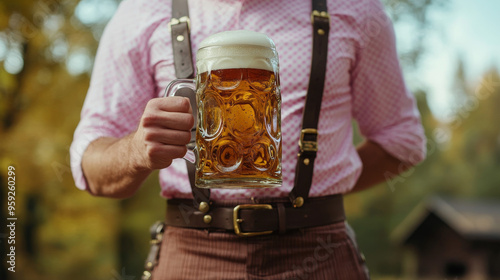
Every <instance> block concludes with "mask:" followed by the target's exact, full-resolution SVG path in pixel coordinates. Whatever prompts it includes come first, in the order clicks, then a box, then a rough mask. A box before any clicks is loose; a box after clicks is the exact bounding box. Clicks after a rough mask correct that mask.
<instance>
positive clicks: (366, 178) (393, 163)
mask: <svg viewBox="0 0 500 280" xmlns="http://www.w3.org/2000/svg"><path fill="white" fill-rule="evenodd" d="M357 150H358V154H359V157H360V158H361V162H362V163H363V169H362V171H361V175H360V176H359V179H358V181H357V182H356V185H354V188H353V190H352V191H351V192H356V191H361V190H365V189H368V188H370V187H372V186H374V185H376V184H378V183H381V182H383V181H384V180H386V174H399V173H401V172H403V171H404V170H406V169H407V168H408V165H406V164H404V163H402V162H401V161H400V160H398V159H397V158H395V157H393V156H392V155H390V154H389V153H387V152H386V151H385V150H384V149H383V148H382V147H380V145H378V144H377V143H374V142H371V141H365V142H363V143H362V144H361V145H359V146H358V148H357Z"/></svg>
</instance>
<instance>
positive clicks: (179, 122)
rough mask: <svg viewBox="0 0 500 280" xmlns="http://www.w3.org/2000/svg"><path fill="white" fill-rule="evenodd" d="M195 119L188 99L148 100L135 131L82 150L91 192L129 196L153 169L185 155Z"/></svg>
mask: <svg viewBox="0 0 500 280" xmlns="http://www.w3.org/2000/svg"><path fill="white" fill-rule="evenodd" d="M193 123H194V118H193V115H192V109H191V105H190V103H189V99H188V98H184V97H165V98H155V99H152V100H150V101H149V102H148V104H147V105H146V108H145V109H144V113H143V115H142V117H141V120H140V123H139V126H138V128H137V130H136V131H135V132H134V133H132V134H130V135H128V136H125V137H123V138H99V139H97V140H95V141H93V142H92V143H91V144H90V145H89V147H88V148H87V150H86V151H85V153H84V155H83V159H82V168H83V172H84V174H85V177H86V179H87V183H88V185H89V188H90V192H91V193H92V194H94V195H98V196H106V197H117V198H125V197H130V196H132V195H133V194H134V193H135V192H136V191H137V190H138V189H139V187H140V186H141V184H142V182H143V181H144V180H145V179H146V178H147V176H148V175H149V174H150V173H151V172H152V171H153V170H155V169H162V168H165V167H168V166H169V165H170V164H171V163H172V160H173V159H174V158H180V157H183V156H184V155H185V154H186V144H188V143H189V141H190V138H191V128H192V127H193Z"/></svg>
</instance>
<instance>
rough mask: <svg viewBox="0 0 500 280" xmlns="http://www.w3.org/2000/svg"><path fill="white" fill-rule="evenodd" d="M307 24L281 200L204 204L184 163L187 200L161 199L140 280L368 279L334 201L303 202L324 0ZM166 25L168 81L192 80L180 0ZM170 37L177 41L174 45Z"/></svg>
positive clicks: (206, 198) (312, 146)
mask: <svg viewBox="0 0 500 280" xmlns="http://www.w3.org/2000/svg"><path fill="white" fill-rule="evenodd" d="M311 20H312V24H313V32H314V33H313V34H314V37H313V57H312V67H311V75H310V80H309V88H308V94H307V96H306V104H305V108H304V112H308V114H304V115H303V123H302V132H301V136H300V141H299V148H300V152H299V154H298V161H297V167H296V176H295V182H294V188H293V189H292V191H291V192H290V194H289V197H288V198H254V199H252V200H245V199H242V200H238V201H234V200H233V201H227V200H226V201H211V200H210V190H209V189H199V188H196V187H195V186H194V165H192V164H190V163H188V164H187V167H188V173H189V177H190V182H191V189H192V193H193V197H194V199H193V200H180V199H173V200H168V201H167V212H166V219H165V226H164V224H163V223H159V224H157V225H154V226H153V227H152V233H151V234H152V249H151V252H150V254H149V256H148V259H147V260H146V271H145V274H144V275H143V278H142V279H153V280H166V279H350V280H351V279H360V280H364V279H369V276H368V270H367V268H366V265H365V262H364V257H363V255H362V254H360V252H359V250H358V247H357V245H356V242H355V237H354V232H353V231H352V229H351V228H350V227H349V226H348V225H347V223H346V222H345V221H344V220H345V216H344V208H343V203H342V195H333V196H326V197H319V198H309V197H308V196H309V189H310V187H311V182H312V174H313V167H314V159H315V157H316V153H317V142H316V140H317V123H318V119H319V111H320V109H321V99H322V94H323V87H324V77H325V72H326V59H327V50H328V47H327V46H328V34H329V28H330V19H329V15H328V13H327V11H326V1H325V0H313V12H312V14H311ZM169 26H170V28H171V33H172V47H173V51H174V66H175V70H176V76H177V78H188V77H192V76H193V75H194V67H193V63H192V57H191V42H190V37H189V14H188V7H187V1H186V0H173V2H172V20H171V23H170V24H169ZM178 35H182V36H183V38H185V40H182V41H177V40H175V39H174V38H177V36H178ZM180 95H182V93H181V94H180ZM185 96H188V97H192V96H193V95H192V94H191V95H190V94H186V95H185ZM193 101H194V100H192V102H191V103H192V105H193V106H194V105H195V102H193ZM193 112H196V108H193ZM192 135H194V131H192ZM193 138H194V137H192V139H193ZM243 236H246V237H243ZM153 269H154V270H153ZM150 271H152V274H151V273H150Z"/></svg>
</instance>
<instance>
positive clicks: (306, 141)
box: [299, 128, 318, 153]
mask: <svg viewBox="0 0 500 280" xmlns="http://www.w3.org/2000/svg"><path fill="white" fill-rule="evenodd" d="M299 147H300V152H301V153H302V152H317V151H318V130H317V129H314V128H304V129H302V131H301V132H300V139H299Z"/></svg>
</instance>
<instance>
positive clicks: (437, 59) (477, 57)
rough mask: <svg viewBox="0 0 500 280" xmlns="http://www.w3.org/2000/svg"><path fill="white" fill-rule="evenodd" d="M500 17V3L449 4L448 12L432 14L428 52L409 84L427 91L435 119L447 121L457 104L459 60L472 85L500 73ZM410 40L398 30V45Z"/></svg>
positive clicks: (468, 1) (452, 0)
mask: <svg viewBox="0 0 500 280" xmlns="http://www.w3.org/2000/svg"><path fill="white" fill-rule="evenodd" d="M499 13H500V1H498V0H475V1H471V0H450V3H449V5H447V6H446V7H445V8H438V9H434V10H433V12H432V13H431V14H430V18H431V23H432V28H431V29H430V30H429V31H428V34H427V36H426V38H425V41H426V42H425V45H426V51H425V53H424V56H423V57H422V60H421V61H420V63H419V67H418V68H417V70H416V71H415V72H416V73H415V75H412V77H411V78H407V82H408V83H409V84H410V85H412V86H415V85H416V86H418V87H420V88H422V89H425V90H426V92H427V99H428V101H429V106H430V107H431V110H432V112H433V114H434V115H435V116H436V117H438V118H440V119H443V120H444V119H446V118H447V117H448V116H450V114H451V113H452V108H453V105H454V104H455V103H456V102H455V100H454V99H453V88H452V83H453V78H454V76H455V73H456V69H457V64H458V60H459V58H461V59H462V60H463V61H464V65H465V73H466V77H467V79H468V81H469V82H470V83H471V84H472V85H478V84H479V83H480V80H481V76H482V74H484V73H485V72H486V70H487V69H489V68H491V67H493V66H495V67H496V68H497V69H500V32H499V29H498V28H499V27H500V16H499ZM407 36H409V34H408V32H405V30H404V29H403V28H396V38H397V40H398V45H400V44H401V45H403V43H402V42H404V41H405V38H406V37H407ZM400 40H401V42H399V41H400ZM410 79H411V80H410Z"/></svg>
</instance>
